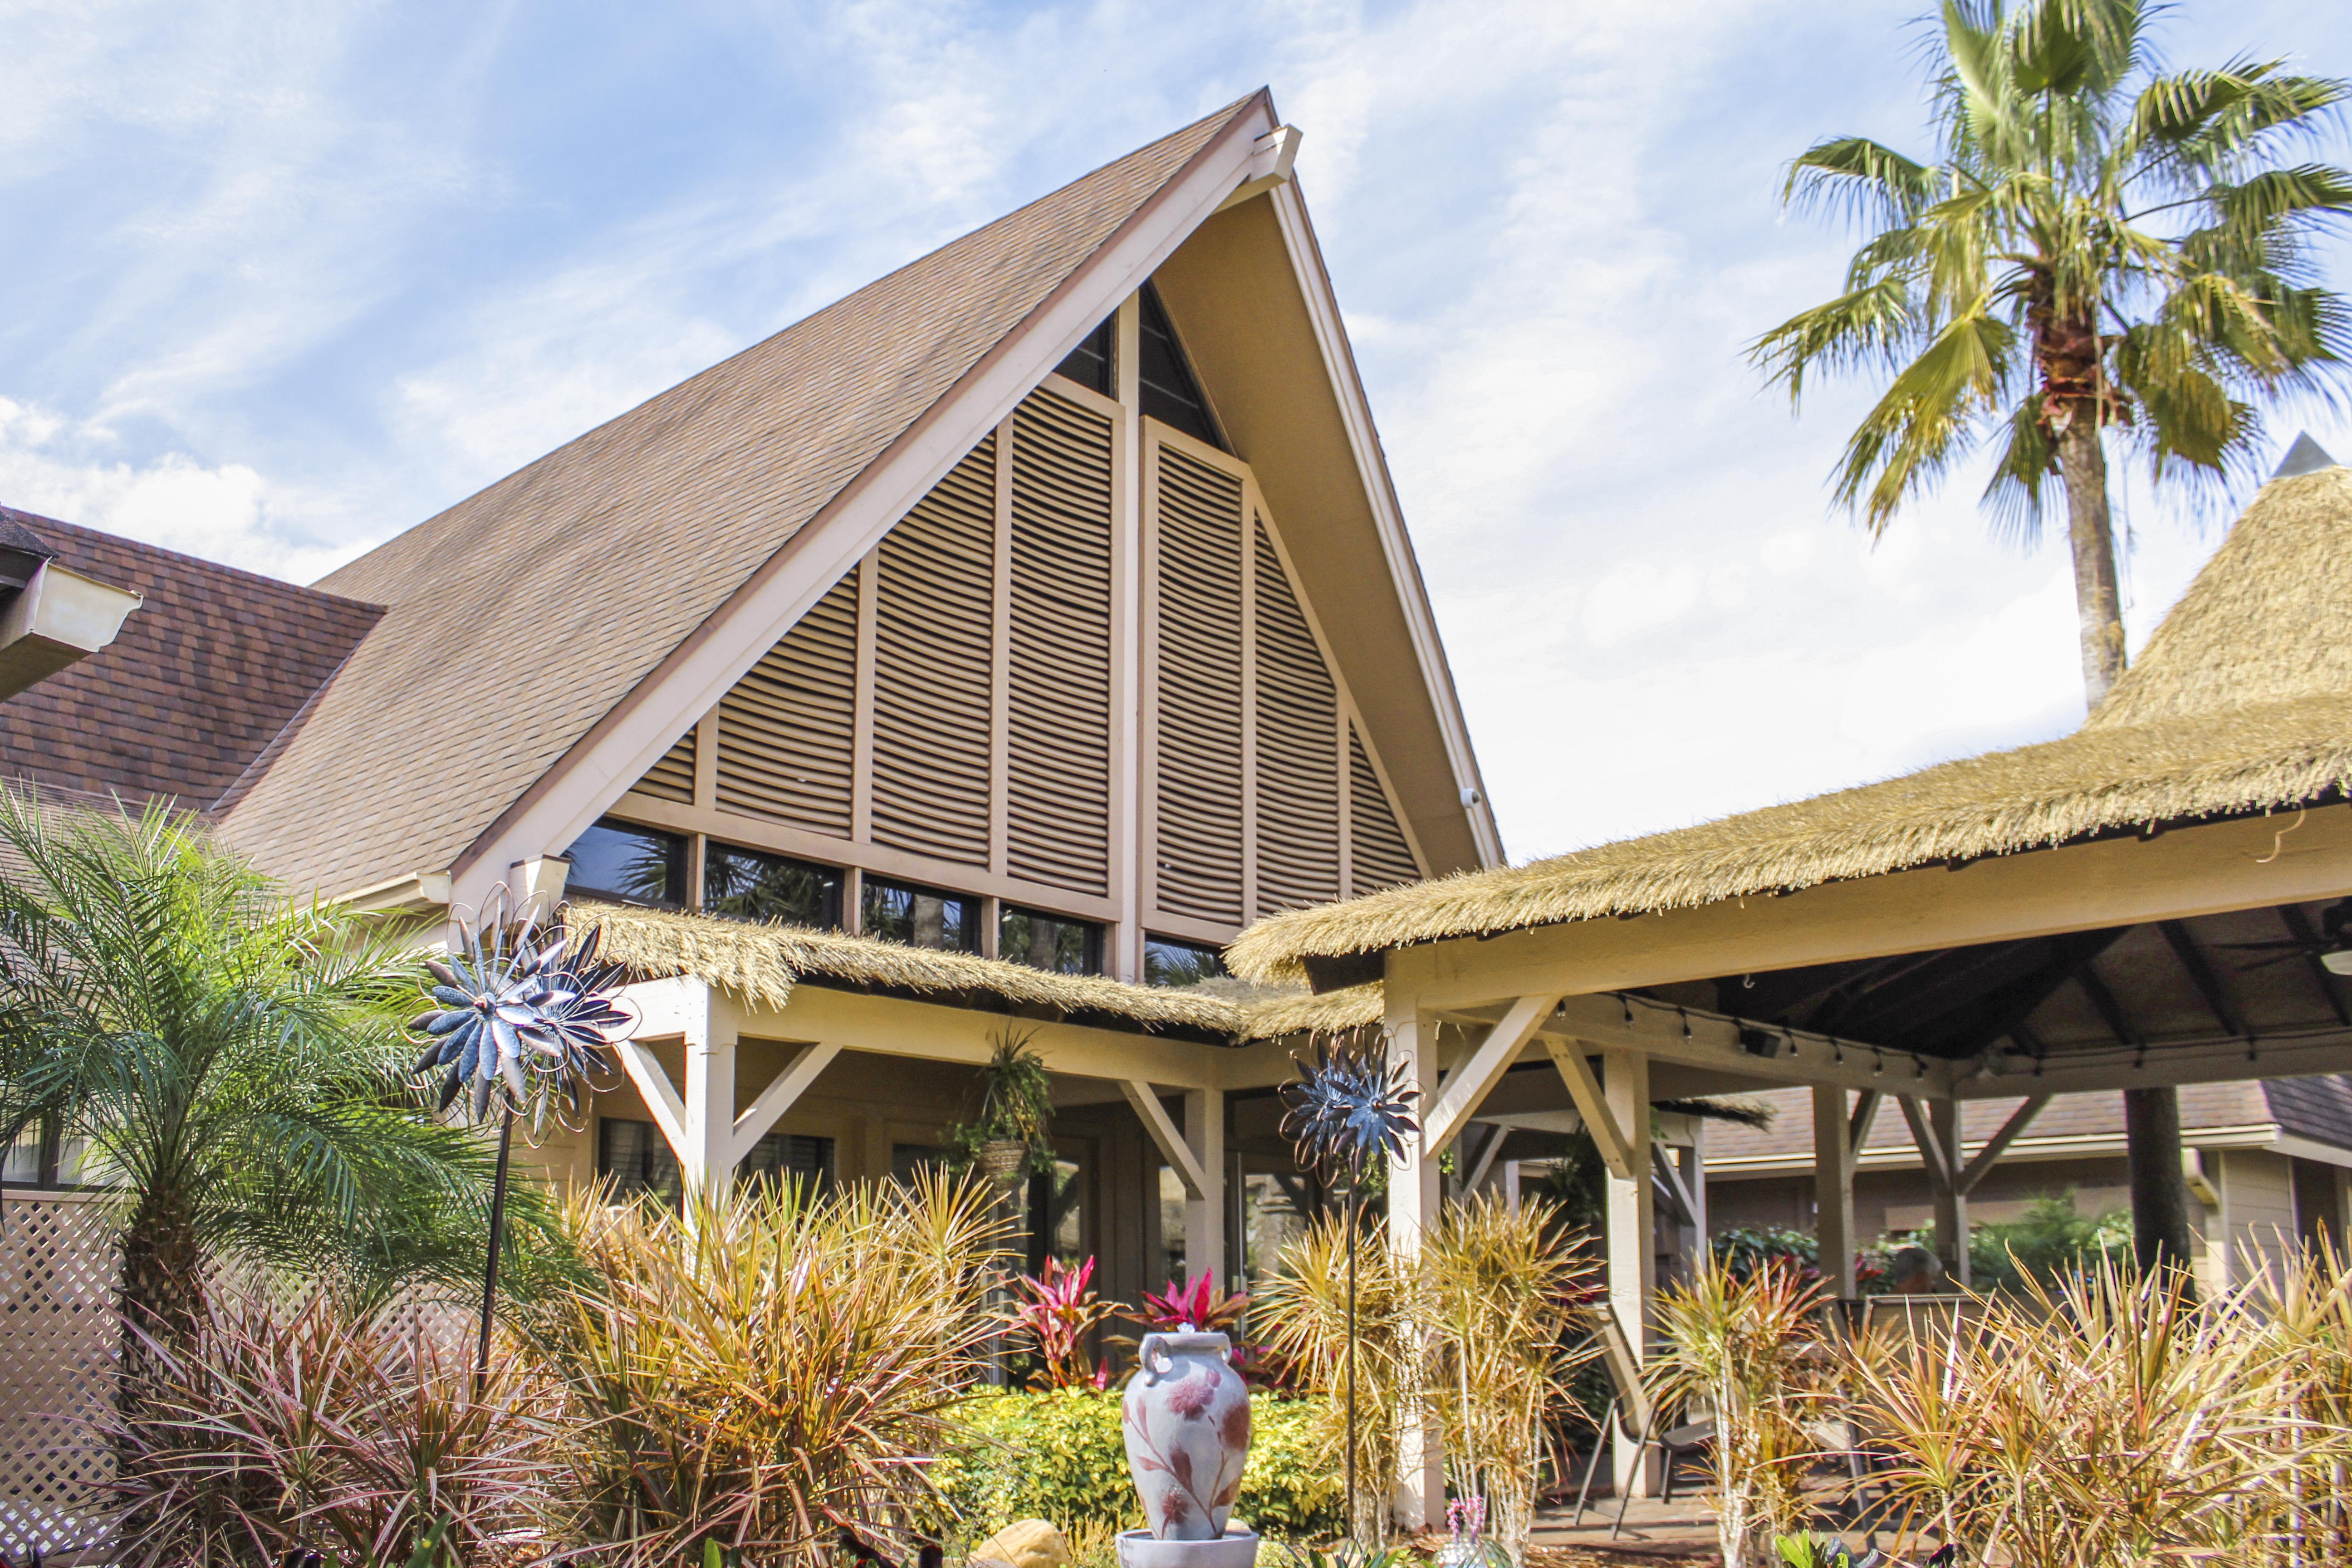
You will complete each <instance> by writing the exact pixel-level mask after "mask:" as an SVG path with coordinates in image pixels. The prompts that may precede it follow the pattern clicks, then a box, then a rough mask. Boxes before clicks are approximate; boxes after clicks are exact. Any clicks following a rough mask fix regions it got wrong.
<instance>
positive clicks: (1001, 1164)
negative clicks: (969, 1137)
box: [978, 1138, 1029, 1185]
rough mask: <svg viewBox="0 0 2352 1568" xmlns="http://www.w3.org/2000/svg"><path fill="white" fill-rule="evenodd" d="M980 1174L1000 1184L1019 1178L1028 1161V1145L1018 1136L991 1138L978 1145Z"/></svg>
mask: <svg viewBox="0 0 2352 1568" xmlns="http://www.w3.org/2000/svg"><path fill="white" fill-rule="evenodd" d="M978 1163H979V1165H980V1172H981V1174H982V1175H984V1176H986V1177H987V1178H988V1179H989V1180H990V1181H992V1182H995V1183H998V1184H1008V1185H1009V1184H1012V1183H1013V1182H1016V1181H1018V1180H1020V1178H1021V1171H1022V1167H1024V1165H1026V1164H1027V1163H1029V1145H1028V1144H1026V1143H1024V1142H1022V1141H1021V1140H1020V1139H1018V1138H992V1139H990V1140H989V1141H988V1142H985V1143H982V1145H981V1146H980V1159H979V1162H978Z"/></svg>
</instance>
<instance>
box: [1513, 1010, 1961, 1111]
mask: <svg viewBox="0 0 2352 1568" xmlns="http://www.w3.org/2000/svg"><path fill="white" fill-rule="evenodd" d="M1628 1015H1631V1016H1628ZM1555 1030H1556V1031H1558V1032H1559V1033H1560V1034H1562V1035H1567V1036H1570V1037H1574V1038H1576V1039H1580V1040H1588V1041H1591V1043H1592V1044H1593V1045H1595V1046H1601V1047H1612V1048H1614V1047H1630V1048H1633V1049H1637V1050H1639V1051H1640V1052H1641V1053H1642V1054H1643V1056H1646V1057H1648V1058H1651V1059H1652V1060H1654V1061H1662V1062H1675V1063H1678V1064H1680V1065H1683V1066H1685V1067H1706V1068H1719V1069H1721V1070H1722V1071H1725V1072H1735V1073H1740V1074H1743V1075H1746V1076H1748V1077H1751V1078H1759V1079H1778V1080H1780V1082H1783V1083H1792V1084H1795V1083H1834V1084H1838V1085H1840V1086H1842V1087H1843V1088H1846V1089H1888V1088H1890V1087H1892V1086H1894V1085H1898V1084H1899V1085H1900V1086H1902V1087H1903V1088H1905V1089H1909V1090H1911V1091H1912V1092H1914V1093H1917V1094H1926V1095H1931V1096H1937V1097H1940V1096H1942V1095H1945V1094H1948V1093H1949V1092H1950V1090H1951V1081H1952V1073H1953V1068H1952V1064H1951V1063H1949V1062H1947V1061H1943V1060H1941V1059H1939V1058H1933V1057H1915V1056H1913V1055H1912V1054H1910V1053H1909V1052H1907V1051H1899V1050H1888V1049H1885V1048H1884V1047H1875V1046H1871V1045H1866V1044H1864V1042H1862V1041H1860V1040H1848V1039H1842V1038H1840V1037H1836V1036H1832V1035H1816V1034H1809V1033H1806V1032H1804V1031H1802V1030H1799V1031H1796V1032H1795V1033H1794V1037H1793V1040H1792V1038H1791V1035H1790V1031H1788V1030H1785V1029H1781V1028H1778V1027H1775V1026H1772V1025H1769V1024H1759V1023H1757V1022H1755V1021H1753V1020H1751V1019H1746V1018H1738V1017H1733V1016H1730V1015H1728V1014H1723V1013H1709V1012H1706V1011H1704V1010H1702V1009H1698V1008H1694V1007H1668V1006H1662V1005H1656V1004H1651V1003H1644V1002H1641V1001H1630V1002H1629V1001H1626V1000H1623V999H1622V998H1620V997H1617V996H1614V995H1600V996H1569V997H1567V998H1566V999H1564V1000H1563V1001H1562V1002H1561V1003H1560V1004H1559V1013H1558V1016H1556V1017H1555V1018H1554V1019H1552V1020H1551V1021H1550V1022H1549V1023H1547V1024H1545V1025H1544V1026H1542V1031H1541V1032H1543V1033H1546V1034H1549V1033H1550V1032H1552V1031H1555ZM1747 1031H1761V1032H1762V1034H1764V1035H1766V1036H1769V1037H1770V1039H1771V1042H1772V1044H1773V1047H1774V1048H1776V1049H1777V1050H1778V1051H1779V1053H1780V1054H1779V1055H1777V1056H1758V1055H1757V1054H1755V1053H1754V1052H1752V1051H1750V1050H1748V1048H1747V1047H1746V1046H1745V1045H1743V1044H1742V1043H1741V1039H1740V1037H1741V1035H1742V1033H1743V1032H1747Z"/></svg>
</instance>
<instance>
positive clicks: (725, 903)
mask: <svg viewBox="0 0 2352 1568" xmlns="http://www.w3.org/2000/svg"><path fill="white" fill-rule="evenodd" d="M702 908H703V911H704V912H705V913H707V914H714V915H724V916H726V917H727V918H728V919H729V920H738V921H782V922H783V923H784V924H786V925H801V926H817V927H824V926H837V925H839V924H840V923H841V873H840V872H839V871H836V870H835V869H834V868H832V867H830V866H814V865H811V864H810V863H809V862H807V861H805V860H787V859H786V858H783V857H782V856H781V855H763V854H761V852H760V851H759V850H757V849H745V848H743V847H740V846H739V845H734V844H721V843H719V841H718V840H717V839H715V838H714V839H709V840H707V841H706V842H705V843H704V846H703V851H702Z"/></svg>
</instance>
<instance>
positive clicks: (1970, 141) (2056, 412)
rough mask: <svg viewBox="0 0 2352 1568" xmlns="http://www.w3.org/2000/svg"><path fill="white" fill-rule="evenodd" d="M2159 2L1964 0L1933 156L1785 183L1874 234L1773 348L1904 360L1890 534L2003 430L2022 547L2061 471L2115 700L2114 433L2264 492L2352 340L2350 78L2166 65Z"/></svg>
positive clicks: (1782, 352)
mask: <svg viewBox="0 0 2352 1568" xmlns="http://www.w3.org/2000/svg"><path fill="white" fill-rule="evenodd" d="M2160 9H2161V7H2160V6H2159V5H2155V4H2152V3H2151V0H2041V3H2039V4H2035V5H2029V6H2027V7H2026V8H2025V9H2022V10H2021V11H2018V12H2016V13H2014V14H2012V13H2011V12H2009V11H2007V10H2006V9H2005V8H2004V7H2003V5H2002V4H2001V0H1945V3H1944V5H1943V8H1942V12H1941V16H1940V23H1941V26H1940V29H1939V30H1938V31H1937V32H1936V33H1935V34H1933V35H1932V40H1931V47H1932V48H1933V49H1934V51H1935V59H1934V70H1935V77H1936V108H1937V120H1938V122H1939V142H1940V145H1939V146H1938V148H1937V154H1936V157H1935V159H1934V161H1933V162H1932V163H1918V162H1915V161H1913V160H1912V159H1910V158H1907V157H1906V156H1904V155H1903V154H1902V153H1897V152H1895V151H1894V150H1893V149H1891V148H1888V147H1885V146H1884V145H1882V144H1880V143H1879V142H1874V141H1871V140H1869V139H1867V138H1864V137H1859V136H1844V137H1837V138H1834V139H1832V140H1830V141H1826V142H1820V143H1818V144H1816V145H1815V146H1813V147H1811V148H1810V149H1808V150H1807V151H1806V152H1805V153H1803V154H1802V155H1801V156H1800V157H1799V158H1798V159H1797V160H1796V162H1795V163H1793V164H1792V165H1791V166H1790V172H1789V178H1788V183H1787V185H1786V186H1785V188H1784V191H1783V199H1784V201H1786V202H1788V203H1790V204H1791V205H1799V206H1813V205H1830V206H1832V207H1836V208H1841V209H1843V211H1844V212H1845V213H1847V214H1848V215H1849V216H1852V217H1853V218H1855V219H1857V220H1859V221H1860V222H1862V223H1863V225H1864V227H1865V229H1866V231H1867V237H1866V238H1865V239H1864V243H1863V245H1862V247H1861V248H1860V249H1859V250H1857V251H1856V252H1855V253H1854V257H1853V261H1852V262H1851V263H1850V264H1849V266H1848V268H1847V272H1846V279H1845V291H1844V292H1843V293H1842V294H1841V295H1839V296H1838V297H1837V298H1836V299H1834V300H1830V301H1828V302H1827V303H1826V304H1822V305H1818V306H1815V307H1814V308H1813V309H1811V310H1805V311H1802V312H1801V313H1799V314H1798V315H1795V316H1792V317H1790V319H1789V320H1788V321H1784V322H1782V323H1781V324H1780V325H1779V326H1777V327H1775V328H1773V329H1772V330H1771V331H1769V332H1767V333H1765V334H1764V336H1763V337H1762V338H1760V339H1759V340H1758V342H1757V343H1756V345H1755V347H1754V350H1753V354H1754V357H1755V359H1756V360H1757V361H1758V362H1759V363H1761V364H1762V365H1763V366H1764V367H1765V368H1766V369H1767V370H1769V373H1770V374H1771V376H1772V379H1773V380H1774V381H1776V382H1782V383H1785V384H1787V385H1788V388H1789V393H1790V398H1791V399H1792V400H1795V399H1798V398H1800V397H1801V395H1802V393H1803V390H1804V384H1805V378H1806V376H1807V375H1808V374H1809V373H1813V372H1816V371H1821V372H1829V373H1838V372H1844V371H1853V370H1858V369H1880V370H1884V371H1885V372H1887V373H1889V374H1890V375H1891V380H1890V381H1889V383H1888V384H1887V387H1886V391H1885V395H1883V396H1882V397H1881V398H1880V399H1879V401H1878V402H1877V404H1876V405H1874V407H1872V409H1871V410H1870V412H1869V413H1868V414H1867V415H1865V416H1864V418H1863V421H1862V423H1861V425H1860V426H1859V427H1858V428H1856V429H1855V431H1854V433H1853V437H1851V438H1850V439H1849V440H1848V441H1847V443H1846V447H1845V452H1844V454H1843V458H1841V459H1840V461H1839V464H1838V468H1837V472H1836V494H1837V497H1838V499H1839V500H1840V501H1841V502H1842V503H1843V504H1844V505H1846V506H1847V507H1849V508H1852V509H1853V510H1855V511H1856V512H1857V513H1858V514H1859V516H1860V517H1861V519H1862V521H1864V523H1865V524H1866V525H1867V526H1868V527H1869V528H1870V530H1871V531H1872V532H1873V533H1874V534H1876V533H1878V532H1880V531H1884V530H1885V527H1886V526H1887V524H1888V523H1889V522H1890V521H1892V520H1893V519H1894V517H1895V513H1896V512H1897V511H1898V510H1901V508H1902V507H1903V505H1904V503H1905V502H1906V501H1908V500H1912V499H1914V498H1915V497H1916V496H1918V495H1919V494H1921V493H1922V492H1924V491H1926V490H1927V489H1931V488H1933V487H1934V486H1935V484H1936V483H1937V481H1938V480H1940V479H1942V478H1943V476H1944V475H1945V474H1946V473H1947V472H1948V471H1949V470H1950V469H1951V468H1953V467H1954V466H1956V465H1957V464H1958V463H1960V462H1962V461H1964V460H1966V459H1967V458H1969V457H1970V456H1971V455H1973V454H1974V453H1975V452H1976V450H1977V449H1978V447H1979V444H1981V443H1984V442H1986V441H1990V443H1991V446H1992V450H1993V463H1992V478H1991V482H1990V486H1989V487H1988V488H1987V489H1986V491H1985V496H1984V500H1985V502H1986V504H1987V505H1988V506H1989V507H1990V510H1992V512H1993V514H1994V518H1995V521H1996V522H1997V524H1999V525H2000V526H2001V527H2003V528H2005V529H2006V530H2008V531H2011V532H2012V533H2014V534H2015V535H2017V536H2018V537H2019V538H2021V540H2027V541H2030V540H2031V539H2032V538H2033V537H2034V536H2035V535H2036V534H2037V533H2038V531H2039V529H2040V524H2041V520H2042V507H2043V502H2044V498H2045V495H2046V493H2047V490H2048V486H2049V481H2051V480H2053V479H2055V480H2056V481H2057V485H2058V488H2059V489H2060V490H2062V491H2063V495H2064V501H2065V509H2066V521H2067V536H2068V541H2069V543H2070V544H2071V546H2072V548H2073V552H2074V595H2075V606H2076V614H2077V619H2078V621H2079V624H2080V630H2081V639H2082V658H2083V684H2084V690H2085V693H2086V694H2087V696H2088V698H2089V700H2090V704H2091V706H2092V707H2094V708H2096V707H2097V706H2098V705H2099V702H2100V701H2101V700H2102V699H2104V698H2105V696H2106V693H2107V690H2108V689H2109V688H2110V687H2112V686H2113V685H2114V684H2115V681H2116V677H2117V676H2119V675H2120V674H2121V673H2122V672H2123V668H2124V630H2123V614H2122V604H2121V595H2120V594H2119V592H2118V586H2117V581H2116V550H2115V539H2114V530H2113V526H2112V513H2111V510H2110V507H2109V504H2108V498H2107V458H2108V453H2109V448H2110V447H2116V448H2117V449H2119V450H2121V451H2125V452H2129V453H2132V454H2136V455H2137V457H2139V458H2143V459H2144V460H2145V461H2146V462H2147V464H2148V468H2149V472H2150V475H2151V477H2152V479H2154V481H2155V482H2156V483H2157V485H2158V488H2159V489H2168V490H2169V489H2185V490H2186V491H2187V492H2189V494H2190V495H2191V496H2192V497H2194V498H2197V499H2200V500H2206V501H2210V500H2216V499H2219V498H2220V497H2221V496H2223V495H2226V494H2228V493H2230V492H2231V491H2232V490H2234V489H2242V488H2243V487H2244V483H2245V481H2246V480H2247V479H2250V478H2252V477H2254V476H2255V475H2256V473H2257V472H2258V469H2257V466H2256V465H2257V461H2258V454H2260V453H2262V452H2263V451H2264V450H2265V449H2266V447H2267V446H2268V443H2267V442H2266V441H2265V440H2264V437H2263V423H2262V414H2261V408H2260V406H2259V405H2261V404H2263V403H2264V402H2269V401H2273V400H2275V399H2277V398H2278V397H2280V396H2282V395H2292V394H2297V393H2302V394H2315V395H2321V396H2332V387H2333V384H2334V383H2333V380H2332V378H2333V376H2334V374H2335V373H2336V371H2337V369H2338V367H2339V366H2340V364H2341V363H2342V361H2343V359H2344V357H2345V352H2346V349H2347V331H2346V318H2345V314H2344V310H2343V304H2342V300H2340V298H2339V297H2338V296H2337V295H2336V294H2334V293H2331V292H2329V291H2328V290H2326V289H2324V288H2321V287H2320V286H2319V285H2318V284H2317V282H2316V280H2315V279H2316V273H2315V268H2313V266H2312V264H2311V262H2310V259H2309V247H2310V244H2311V241H2312V239H2313V237H2314V236H2315V233H2316V232H2317V230H2318V229H2319V227H2320V226H2322V225H2324V224H2326V223H2327V222H2329V221H2331V220H2332V219H2333V218H2334V217H2336V216H2338V215H2341V214H2344V213H2346V212H2347V211H2352V174H2347V172H2346V171H2345V170H2343V169H2341V168H2336V167H2334V166H2330V165H2326V164H2322V163H2309V162H2304V163H2288V162H2286V161H2285V160H2286V158H2287V157H2288V155H2289V154H2291V153H2295V152H2296V151H2297V150H2299V149H2304V148H2307V147H2308V146H2309V145H2310V144H2311V143H2312V142H2315V140H2316V139H2317V138H2318V136H2319V135H2320V133H2321V132H2323V131H2325V130H2326V128H2327V127H2328V125H2329V123H2330V122H2331V120H2332V111H2333V110H2335V108H2336V106H2337V105H2338V104H2340V103H2342V102H2343V101H2344V100H2345V99H2346V97H2347V84H2346V83H2344V82H2342V81H2337V80H2333V79H2326V78H2320V77H2312V76H2300V75H2295V74H2293V73H2291V72H2289V71H2287V70H2286V69H2285V68H2284V65H2283V63H2282V62H2279V61H2275V60H2273V61H2256V60H2250V59H2239V60H2234V61H2231V63H2229V64H2227V65H2224V66H2222V67H2221V68H2218V69H2212V70H2187V71H2180V72H2175V73H2170V74H2167V73H2164V72H2162V71H2160V70H2159V69H2158V68H2157V67H2156V65H2155V63H2154V60H2153V57H2152V55H2151V53H2150V50H2149V47H2148V43H2147V26H2148V24H2149V22H2150V21H2151V20H2152V19H2153V18H2154V16H2156V14H2157V13H2158V11H2159V10H2160ZM2126 1105H2127V1112H2126V1115H2127V1121H2128V1122H2129V1126H2130V1130H2131V1137H2130V1142H2131V1146H2132V1148H2133V1151H2134V1157H2133V1186H2134V1191H2135V1196H2136V1205H2135V1206H2136V1210H2137V1214H2138V1222H2139V1223H2138V1229H2139V1233H2140V1235H2139V1244H2140V1256H2141V1258H2143V1259H2144V1260H2150V1261H2151V1262H2152V1261H2153V1259H2155V1258H2158V1257H2159V1256H2169V1257H2171V1258H2175V1259H2185V1258H2187V1255H2188V1247H2189V1230H2188V1207H2187V1204H2188V1194H2187V1191H2186V1188H2185V1186H2184V1185H2183V1184H2182V1181H2181V1176H2180V1170H2179V1147H2178V1146H2179V1131H2178V1129H2179V1106H2178V1103H2177V1099H2176V1097H2175V1096H2174V1094H2173V1092H2172V1091H2171V1090H2169V1089H2136V1090H2131V1091H2128V1092H2127V1094H2126ZM2167 1126H2169V1127H2170V1128H2171V1129H2172V1131H2171V1132H2170V1134H2169V1148H2167V1147H2166V1144H2167V1134H2166V1131H2165V1129H2166V1127H2167ZM2143 1198H2144V1201H2141V1200H2142V1199H2143Z"/></svg>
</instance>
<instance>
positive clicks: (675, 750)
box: [637, 730, 694, 805]
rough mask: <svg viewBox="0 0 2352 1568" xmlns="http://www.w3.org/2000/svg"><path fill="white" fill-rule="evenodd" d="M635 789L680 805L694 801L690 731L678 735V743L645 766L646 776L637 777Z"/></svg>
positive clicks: (691, 734) (640, 793)
mask: <svg viewBox="0 0 2352 1568" xmlns="http://www.w3.org/2000/svg"><path fill="white" fill-rule="evenodd" d="M637 793H638V794H639V795H652V796H653V797H654V798H655V799H656V800H674V801H677V803H678V804H679V805H693V804H694V731H691V730H688V731H687V732H686V733H685V734H683V735H680V736H679V737H678V738H677V745H675V746H672V747H671V748H670V749H669V750H668V752H666V753H665V754H664V755H663V757H662V760H661V761H660V762H657V763H655V764H654V765H653V766H652V767H650V768H647V769H646V776H645V777H643V778H641V779H639V780H638V781H637Z"/></svg>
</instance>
